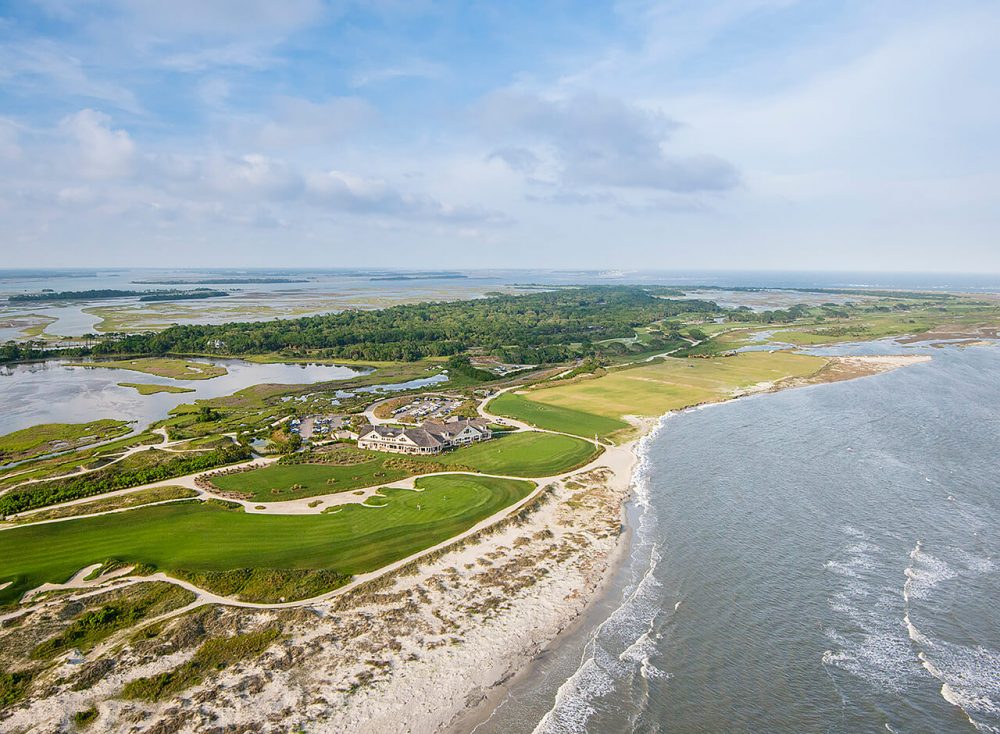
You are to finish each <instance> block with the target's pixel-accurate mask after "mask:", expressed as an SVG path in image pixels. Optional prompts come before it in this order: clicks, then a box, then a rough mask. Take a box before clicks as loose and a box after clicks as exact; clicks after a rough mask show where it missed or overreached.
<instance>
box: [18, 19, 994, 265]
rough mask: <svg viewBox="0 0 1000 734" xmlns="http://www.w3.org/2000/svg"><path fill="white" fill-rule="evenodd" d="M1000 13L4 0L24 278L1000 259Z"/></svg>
mask: <svg viewBox="0 0 1000 734" xmlns="http://www.w3.org/2000/svg"><path fill="white" fill-rule="evenodd" d="M997 69H1000V4H998V3H997V2H996V0H978V1H977V0H968V1H964V0H954V1H953V2H946V3H942V2H939V1H934V2H930V1H927V2H925V1H924V0H899V1H897V0H884V1H879V0H874V1H873V0H864V1H861V0H858V1H849V0H844V1H841V2H836V1H832V0H804V1H802V2H797V1H796V0H715V1H714V2H690V0H678V1H676V2H673V1H669V2H647V1H645V0H622V1H621V2H611V3H604V2H598V1H596V0H595V1H588V2H582V1H581V2H576V3H570V2H561V1H559V0H549V1H544V0H543V2H537V1H536V2H518V1H516V0H512V1H510V2H503V3H492V2H464V3H463V2H429V1H425V0H409V1H406V2H404V1H402V0H398V1H397V0H367V2H360V3H359V2H347V1H344V2H339V1H334V0H282V1H281V2H277V1H276V0H273V1H270V2H267V1H264V0H171V2H162V0H105V1H100V2H98V1H96V0H34V1H31V0H20V1H17V2H11V1H10V0H0V267H57V266H63V267H79V266H155V267H164V266H169V267H201V266H213V267H218V266H230V267H274V266H287V267H353V266H360V267H373V266H378V267H393V266H398V267H402V268H414V267H427V268H441V267H453V268H476V267H527V268H530V267H556V268H561V267H572V268H583V267H587V268H600V269H608V268H611V269H614V268H621V269H637V268H649V269H695V268H697V269H714V268H717V269H727V270H733V269H762V270H839V271H846V270H867V271H879V270H881V271H939V272H1000V135H998V131H1000V74H998V73H997Z"/></svg>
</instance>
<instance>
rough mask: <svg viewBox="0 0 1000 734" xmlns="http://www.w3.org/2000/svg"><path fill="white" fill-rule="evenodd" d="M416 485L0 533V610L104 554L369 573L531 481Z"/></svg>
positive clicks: (504, 502)
mask: <svg viewBox="0 0 1000 734" xmlns="http://www.w3.org/2000/svg"><path fill="white" fill-rule="evenodd" d="M417 486H418V487H419V488H420V489H422V490H424V491H422V492H414V491H409V490H386V491H385V494H386V496H387V499H388V501H387V502H386V504H385V506H384V507H378V508H371V507H362V506H360V505H347V506H345V507H344V508H342V509H341V510H340V511H339V512H335V513H329V514H325V515H248V514H245V513H242V512H233V511H231V510H225V509H221V508H218V507H215V506H212V505H206V504H202V503H200V502H181V503H177V504H169V505H157V506H154V507H145V508H139V509H136V510H132V511H129V512H123V513H118V514H114V515H103V516H100V517H92V518H86V519H81V520H69V521H66V522H60V523H53V524H49V525H35V526H27V527H22V528H14V529H12V530H4V531H0V558H2V559H3V570H2V571H0V584H2V583H3V582H5V581H13V584H12V585H11V586H8V587H7V588H4V589H0V605H3V604H9V603H11V602H14V601H15V600H16V599H18V598H19V597H20V596H21V595H22V594H23V593H24V592H25V591H27V590H28V589H31V588H34V587H35V586H38V585H39V584H42V583H44V582H46V581H49V582H54V583H59V582H63V581H66V580H67V579H68V578H70V577H71V576H72V575H73V574H74V573H76V572H77V571H79V570H80V569H81V568H83V567H85V566H87V565H89V564H92V563H101V562H103V561H105V560H106V559H108V558H117V559H120V560H122V561H127V562H129V563H133V562H138V563H148V564H151V565H153V566H156V567H157V568H160V569H162V570H165V571H170V570H174V569H176V570H181V571H227V570H231V569H238V568H274V569H330V570H333V571H336V572H338V573H342V574H358V573H364V572H366V571H373V570H375V569H377V568H380V567H382V566H384V565H386V564H388V563H391V562H393V561H395V560H398V559H400V558H405V557H406V556H408V555H411V554H413V553H416V552H417V551H419V550H421V549H423V548H427V547H429V546H432V545H435V544H436V543H439V542H441V541H443V540H446V539H448V538H450V537H452V536H454V535H457V534H458V533H461V532H462V531H464V530H467V529H468V528H470V527H472V526H473V525H475V524H476V523H477V522H479V521H480V520H483V519H484V518H487V517H489V516H490V515H493V514H494V513H496V512H498V511H499V510H501V509H502V508H504V507H507V506H508V505H511V504H513V503H515V502H517V501H518V500H520V499H522V498H524V497H526V496H527V495H528V494H529V493H530V492H531V491H532V489H533V488H534V486H535V485H534V484H533V483H531V482H527V481H522V480H513V479H495V478H492V477H477V476H471V475H454V476H442V477H424V478H421V479H418V480H417Z"/></svg>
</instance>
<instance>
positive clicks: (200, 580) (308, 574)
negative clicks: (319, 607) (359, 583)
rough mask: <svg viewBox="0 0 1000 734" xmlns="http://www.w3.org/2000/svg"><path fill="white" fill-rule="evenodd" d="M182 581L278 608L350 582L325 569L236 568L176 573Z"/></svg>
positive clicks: (180, 571)
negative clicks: (290, 601) (286, 603)
mask: <svg viewBox="0 0 1000 734" xmlns="http://www.w3.org/2000/svg"><path fill="white" fill-rule="evenodd" d="M174 575H176V576H177V577H178V578H180V579H184V580H185V581H189V582H191V583H192V584H194V585H195V586H197V587H198V588H201V589H206V590H207V591H211V592H212V593H214V594H219V595H221V596H229V597H233V598H234V599H239V600H240V601H248V602H254V603H260V604H276V603H280V602H284V601H289V600H293V599H309V598H311V597H314V596H319V595H320V594H323V593H325V592H327V591H331V590H332V589H336V588H338V587H340V586H343V585H344V584H346V583H347V582H348V581H350V576H344V575H342V574H339V573H337V572H336V571H331V570H329V569H326V568H320V569H309V568H234V569H232V570H229V571H190V570H178V571H174Z"/></svg>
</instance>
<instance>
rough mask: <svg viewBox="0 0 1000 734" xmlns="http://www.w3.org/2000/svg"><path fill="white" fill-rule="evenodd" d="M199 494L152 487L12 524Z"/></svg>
mask: <svg viewBox="0 0 1000 734" xmlns="http://www.w3.org/2000/svg"><path fill="white" fill-rule="evenodd" d="M196 496H198V493H197V492H196V491H194V490H193V489H188V488H187V487H170V486H167V487H152V488H150V489H141V490H139V491H138V492H130V493H129V494H119V495H116V496H114V497H105V498H103V499H99V500H94V501H93V502H81V503H80V504H78V505H64V506H62V507H53V508H51V509H49V510H39V511H38V512H33V513H31V514H30V515H25V516H24V517H23V518H15V519H13V520H10V522H15V523H28V522H40V521H42V520H57V519H60V518H64V517H77V516H78V515H93V514H94V513H97V512H107V511H108V510H122V509H125V508H129V507H139V506H141V505H148V504H151V503H153V502H163V501H165V500H176V499H185V498H190V497H196Z"/></svg>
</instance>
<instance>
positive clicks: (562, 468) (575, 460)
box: [212, 431, 598, 502]
mask: <svg viewBox="0 0 1000 734" xmlns="http://www.w3.org/2000/svg"><path fill="white" fill-rule="evenodd" d="M338 451H339V452H341V453H342V454H347V455H350V456H352V457H354V458H356V460H358V463H354V464H346V465H340V464H308V463H305V464H272V465H271V466H268V467H264V468H263V469H256V470H254V471H249V472H242V473H239V474H229V475H225V476H220V477H213V478H212V483H213V484H215V485H216V486H217V487H218V488H219V489H221V490H224V491H227V492H240V493H243V494H245V495H247V496H248V499H251V500H253V501H257V502H280V501H286V500H293V499H300V498H302V497H314V496H316V495H320V494H330V493H332V492H346V491H349V490H352V489H359V488H361V487H371V486H375V485H379V484H391V483H392V482H395V481H398V480H400V479H405V478H406V477H410V476H413V475H415V474H423V473H432V472H437V471H479V472H483V473H484V474H500V475H504V476H515V477H547V476H552V475H555V474H561V473H562V472H566V471H570V470H572V469H575V468H576V467H578V466H581V465H583V464H586V463H587V462H588V461H590V460H591V459H592V458H593V457H595V456H596V455H597V452H598V449H597V448H596V447H595V446H593V444H590V443H588V442H587V441H581V440H580V439H576V438H573V437H572V436H559V435H554V434H551V433H539V432H536V431H530V432H521V433H514V434H512V435H510V436H503V437H498V438H495V439H493V440H492V441H486V442H484V443H478V444H472V445H471V446H464V447H462V448H460V449H456V450H454V451H448V452H445V453H442V454H437V455H432V456H401V455H399V454H387V453H382V452H378V451H364V450H361V449H354V448H348V447H342V448H338Z"/></svg>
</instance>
